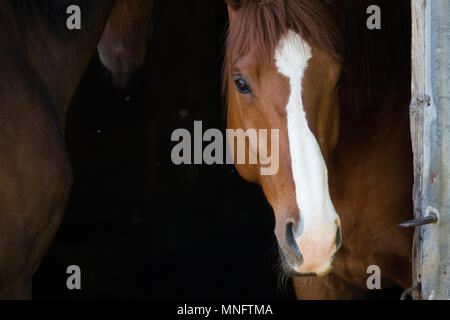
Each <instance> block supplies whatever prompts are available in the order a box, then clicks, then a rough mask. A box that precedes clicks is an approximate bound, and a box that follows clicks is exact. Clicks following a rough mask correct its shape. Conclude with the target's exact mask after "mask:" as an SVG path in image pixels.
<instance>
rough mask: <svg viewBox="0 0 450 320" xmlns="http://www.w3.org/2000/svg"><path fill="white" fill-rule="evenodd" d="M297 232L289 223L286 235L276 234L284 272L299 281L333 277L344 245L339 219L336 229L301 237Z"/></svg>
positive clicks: (310, 232)
mask: <svg viewBox="0 0 450 320" xmlns="http://www.w3.org/2000/svg"><path fill="white" fill-rule="evenodd" d="M294 230H295V228H294V224H293V223H292V222H288V223H287V224H286V226H285V228H284V232H277V231H279V230H277V231H276V232H275V233H276V235H277V239H278V244H279V252H280V258H281V263H282V266H283V269H284V271H285V272H286V273H287V274H289V275H291V276H295V277H306V276H323V275H326V274H327V273H329V272H330V271H331V269H332V264H333V260H334V256H335V254H336V252H337V251H338V249H339V248H340V246H341V243H342V234H341V227H340V222H339V219H336V221H335V223H333V225H332V226H327V227H322V228H316V229H315V230H305V231H304V232H302V233H301V234H300V235H296V233H295V231H294ZM281 233H282V234H281Z"/></svg>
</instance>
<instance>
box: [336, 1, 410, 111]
mask: <svg viewBox="0 0 450 320" xmlns="http://www.w3.org/2000/svg"><path fill="white" fill-rule="evenodd" d="M329 2H330V10H331V12H333V14H334V16H335V19H336V22H337V24H338V25H339V28H340V31H341V34H342V35H343V39H344V41H345V53H344V63H343V69H344V72H343V76H342V82H341V86H340V90H339V94H340V105H341V109H342V110H343V111H344V112H351V113H353V112H360V111H363V112H365V113H366V114H370V113H371V111H373V110H377V109H378V108H379V106H380V105H381V104H382V99H383V96H384V95H385V94H386V93H387V92H393V91H395V92H398V93H400V92H401V93H404V92H410V89H411V88H410V84H411V1H410V0H395V1H392V0H345V1H338V0H332V1H329ZM370 5H377V6H379V7H380V9H381V29H379V30H369V29H368V28H367V25H366V23H367V19H368V18H369V14H367V12H366V11H367V8H368V7H369V6H370ZM408 102H409V101H408ZM398 107H405V106H402V105H399V106H398Z"/></svg>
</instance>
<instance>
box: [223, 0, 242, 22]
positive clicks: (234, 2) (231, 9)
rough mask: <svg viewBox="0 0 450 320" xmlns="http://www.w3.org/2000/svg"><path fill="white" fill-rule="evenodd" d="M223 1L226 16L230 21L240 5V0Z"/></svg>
mask: <svg viewBox="0 0 450 320" xmlns="http://www.w3.org/2000/svg"><path fill="white" fill-rule="evenodd" d="M225 3H226V4H227V7H228V17H229V19H230V21H231V20H232V19H233V17H234V15H235V14H236V12H237V11H238V10H239V8H240V6H241V0H225Z"/></svg>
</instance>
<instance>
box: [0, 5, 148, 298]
mask: <svg viewBox="0 0 450 320" xmlns="http://www.w3.org/2000/svg"><path fill="white" fill-rule="evenodd" d="M149 2H152V1H145V0H117V1H114V0H101V1H89V0H70V1H69V0H36V1H29V0H3V1H0V29H1V30H3V32H1V33H0V70H1V73H0V77H1V78H0V130H1V133H0V163H1V166H0V299H1V298H6V299H16V298H30V297H31V292H32V291H31V287H32V277H33V274H34V272H35V271H36V269H37V268H38V266H39V264H40V262H41V260H42V258H43V256H44V254H45V253H46V251H47V249H48V247H49V246H50V244H51V242H52V240H53V237H54V235H55V233H56V231H57V229H58V227H59V224H60V222H61V220H62V218H63V215H64V212H65V208H66V205H67V200H68V196H69V192H70V188H71V184H72V180H73V177H72V170H71V164H70V161H69V157H68V153H67V150H66V146H65V140H64V130H65V118H66V112H67V108H68V106H69V104H70V101H71V98H72V96H73V94H74V93H75V90H76V89H77V86H78V83H79V81H80V79H81V77H82V75H83V73H84V72H85V70H86V68H87V66H88V64H89V62H90V60H91V58H92V56H93V55H94V53H95V51H96V48H97V45H98V44H99V40H100V38H101V36H102V34H103V31H104V30H105V25H106V23H107V21H108V18H109V17H110V16H112V17H114V20H113V21H112V22H111V21H110V22H109V23H108V26H107V29H106V31H105V35H106V36H104V38H103V40H102V43H101V46H100V48H99V50H100V52H101V54H102V56H103V57H108V58H105V59H104V60H106V61H109V60H110V59H111V58H109V57H115V56H116V55H117V54H118V53H120V54H121V55H120V57H119V58H118V59H124V60H126V59H132V62H128V61H124V60H122V61H121V63H123V65H124V66H127V67H126V68H123V69H121V71H127V70H128V69H135V68H137V67H138V66H139V64H140V63H142V58H141V57H142V55H144V52H143V51H142V50H140V51H139V53H138V58H135V56H133V55H131V54H130V55H124V54H123V52H124V51H126V50H128V49H127V48H125V49H124V50H121V51H120V50H116V49H115V48H117V47H116V46H117V43H115V41H116V40H119V41H120V40H121V39H125V38H126V37H127V35H126V34H127V33H130V32H131V33H133V34H129V35H128V37H129V39H133V37H135V34H134V31H135V29H136V28H139V30H140V33H139V36H138V37H140V38H141V37H145V36H146V35H145V32H144V31H143V30H141V29H140V28H141V25H145V24H146V22H143V20H142V19H147V17H148V16H147V15H145V16H143V13H142V9H143V8H146V7H147V6H148V3H149ZM136 3H138V4H139V3H140V5H136ZM126 4H129V6H127V5H126ZM69 5H78V6H79V7H80V9H81V21H82V25H81V30H69V29H68V28H67V27H66V20H67V18H68V14H67V8H68V7H69ZM114 6H116V7H114ZM149 8H150V7H149ZM126 9H128V11H127V10H126ZM121 15H124V18H119V17H120V16H121ZM133 19H136V20H139V22H138V23H135V22H133V21H134V20H133ZM130 21H131V22H130ZM118 30H125V32H122V33H121V35H120V37H119V38H114V35H113V36H111V34H114V33H116V32H118ZM110 41H111V42H112V41H114V43H113V44H112V45H109V44H108V42H110ZM110 50H114V51H113V52H109V51H110ZM106 65H107V67H108V66H110V65H111V64H110V63H106ZM128 66H132V68H131V67H128ZM113 71H114V70H113ZM129 71H132V70H129Z"/></svg>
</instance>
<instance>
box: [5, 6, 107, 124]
mask: <svg viewBox="0 0 450 320" xmlns="http://www.w3.org/2000/svg"><path fill="white" fill-rule="evenodd" d="M100 3H101V4H100ZM113 4H114V0H108V1H101V2H99V1H95V2H93V5H92V6H91V7H90V8H89V10H90V12H89V17H92V18H90V20H92V21H85V20H82V28H83V27H85V28H88V29H89V30H88V31H87V32H83V31H77V30H74V31H70V32H74V33H78V34H77V35H74V36H73V37H72V36H69V37H68V38H69V39H64V38H63V37H59V38H58V36H56V34H55V33H54V32H52V31H49V30H47V27H46V26H44V24H43V22H42V21H40V19H38V18H35V19H36V20H37V22H36V24H34V25H33V27H32V28H30V27H25V26H22V25H20V22H19V19H15V17H14V16H11V12H10V11H11V10H9V12H5V10H6V11H7V9H8V7H7V6H1V5H0V17H6V16H8V14H9V15H10V18H9V19H0V21H1V22H0V29H2V30H13V32H11V33H9V34H8V35H7V36H6V35H4V36H3V37H0V49H1V47H2V46H4V47H6V46H7V47H8V49H9V50H10V51H11V52H13V53H14V55H15V58H16V59H21V60H22V61H21V63H25V64H26V65H27V66H28V67H29V69H31V70H32V72H31V73H32V74H34V75H35V76H36V77H38V79H39V82H40V83H41V84H42V86H43V88H44V90H46V93H47V95H48V97H49V99H50V102H51V104H52V107H53V108H54V109H55V113H56V115H57V116H58V119H59V121H60V123H61V126H62V127H64V126H65V118H66V113H67V108H68V106H69V104H70V101H71V99H72V97H73V95H74V93H75V91H76V89H77V87H78V84H79V82H80V80H81V77H82V75H83V74H84V72H85V70H86V68H87V66H88V64H89V62H90V60H91V59H92V56H93V54H94V53H95V50H96V47H97V43H98V41H99V39H100V37H101V35H102V33H103V30H104V27H105V24H106V22H107V19H108V17H109V15H110V12H111V10H112V6H113ZM2 11H3V12H2ZM83 17H86V14H83V12H82V19H83ZM31 73H30V74H31Z"/></svg>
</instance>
